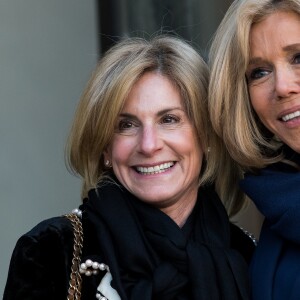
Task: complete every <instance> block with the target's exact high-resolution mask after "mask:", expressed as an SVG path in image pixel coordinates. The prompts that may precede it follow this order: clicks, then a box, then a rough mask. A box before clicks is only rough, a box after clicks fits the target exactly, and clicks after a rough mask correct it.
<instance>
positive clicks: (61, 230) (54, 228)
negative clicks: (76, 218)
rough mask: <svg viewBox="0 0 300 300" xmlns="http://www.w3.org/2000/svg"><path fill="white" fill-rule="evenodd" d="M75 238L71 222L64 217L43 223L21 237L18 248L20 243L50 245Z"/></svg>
mask: <svg viewBox="0 0 300 300" xmlns="http://www.w3.org/2000/svg"><path fill="white" fill-rule="evenodd" d="M72 236H73V229H72V224H71V222H70V221H69V220H68V219H67V218H66V217H64V216H60V217H53V218H50V219H47V220H44V221H41V222H40V223H38V224H37V225H36V226H34V227H33V228H32V229H31V230H30V231H28V232H27V233H25V234H24V235H22V236H21V237H20V239H19V240H18V242H17V246H18V244H20V243H22V244H23V243H25V244H27V243H41V244H43V243H49V244H51V243H52V242H53V241H54V240H61V239H69V238H71V237H72Z"/></svg>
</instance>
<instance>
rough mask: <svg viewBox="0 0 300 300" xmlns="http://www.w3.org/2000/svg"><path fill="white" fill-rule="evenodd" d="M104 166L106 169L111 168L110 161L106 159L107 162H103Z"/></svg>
mask: <svg viewBox="0 0 300 300" xmlns="http://www.w3.org/2000/svg"><path fill="white" fill-rule="evenodd" d="M104 165H105V167H107V168H109V167H111V164H110V160H109V159H107V160H106V161H105V162H104Z"/></svg>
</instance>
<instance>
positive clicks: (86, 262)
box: [85, 259, 93, 267]
mask: <svg viewBox="0 0 300 300" xmlns="http://www.w3.org/2000/svg"><path fill="white" fill-rule="evenodd" d="M85 264H86V266H87V267H91V266H92V264H93V262H92V261H91V260H90V259H88V260H86V261H85Z"/></svg>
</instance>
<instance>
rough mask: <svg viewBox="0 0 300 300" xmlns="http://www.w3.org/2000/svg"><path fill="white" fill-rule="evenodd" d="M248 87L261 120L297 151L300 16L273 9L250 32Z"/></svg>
mask: <svg viewBox="0 0 300 300" xmlns="http://www.w3.org/2000/svg"><path fill="white" fill-rule="evenodd" d="M246 75H247V80H248V89H249V94H250V99H251V103H252V106H253V108H254V110H255V111H256V113H257V115H258V117H259V118H260V120H261V121H262V123H263V124H264V125H265V126H266V127H267V128H268V129H269V130H270V131H271V132H273V133H274V134H275V135H276V136H277V137H279V138H280V139H281V141H283V142H284V143H285V144H287V145H289V146H290V147H291V148H292V149H294V150H295V151H297V152H299V153H300V16H299V15H298V14H296V13H294V12H283V11H281V12H280V11H279V12H275V13H273V14H271V15H269V16H268V17H267V18H266V19H264V20H262V21H261V22H259V23H257V24H254V25H253V27H252V29H251V32H250V63H249V66H248V70H247V73H246Z"/></svg>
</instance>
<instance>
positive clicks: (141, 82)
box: [123, 72, 182, 111]
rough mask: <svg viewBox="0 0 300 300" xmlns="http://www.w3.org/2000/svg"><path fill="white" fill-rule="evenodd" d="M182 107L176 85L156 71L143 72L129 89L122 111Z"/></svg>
mask: <svg viewBox="0 0 300 300" xmlns="http://www.w3.org/2000/svg"><path fill="white" fill-rule="evenodd" d="M167 106H170V107H173V106H179V107H182V97H181V94H180V91H179V89H178V88H177V86H176V85H175V84H174V83H173V82H172V81H171V80H170V79H169V78H168V77H167V76H165V75H162V74H160V73H157V72H147V73H145V74H143V75H142V76H141V77H140V78H139V79H138V80H137V82H136V83H135V84H134V85H133V87H132V89H131V90H130V92H129V94H128V97H127V98H126V100H125V104H124V107H123V111H124V110H127V109H135V110H138V109H140V108H142V107H144V108H148V109H151V108H152V109H159V107H167Z"/></svg>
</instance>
